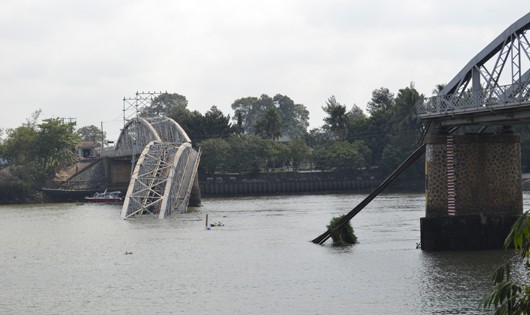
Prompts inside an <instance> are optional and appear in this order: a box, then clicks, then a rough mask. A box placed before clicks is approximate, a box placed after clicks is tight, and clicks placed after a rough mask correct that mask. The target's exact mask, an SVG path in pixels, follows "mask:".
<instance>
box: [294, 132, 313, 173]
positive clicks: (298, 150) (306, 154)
mask: <svg viewBox="0 0 530 315" xmlns="http://www.w3.org/2000/svg"><path fill="white" fill-rule="evenodd" d="M289 151H290V152H289V156H290V159H291V162H292V166H293V168H294V169H298V168H299V167H300V163H302V162H304V161H309V160H310V154H311V150H310V149H309V146H307V144H306V143H305V141H304V140H302V139H295V140H293V141H291V142H290V143H289Z"/></svg>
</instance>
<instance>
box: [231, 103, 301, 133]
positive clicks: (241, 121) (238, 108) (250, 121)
mask: <svg viewBox="0 0 530 315" xmlns="http://www.w3.org/2000/svg"><path fill="white" fill-rule="evenodd" d="M271 108H274V109H276V110H277V111H278V114H279V117H280V125H281V126H282V129H283V130H282V134H284V135H286V136H288V137H290V138H291V139H295V138H298V137H302V136H304V135H305V134H306V132H307V127H308V126H309V111H308V110H307V108H306V107H305V106H304V105H302V104H296V103H295V102H294V101H293V100H292V99H290V98H289V97H288V96H286V95H281V94H277V95H276V96H274V98H271V97H269V96H268V95H266V94H263V95H261V96H260V97H259V98H257V97H244V98H240V99H238V100H236V101H234V103H232V109H233V110H234V116H233V118H232V119H233V120H234V122H235V123H236V124H237V132H238V133H243V132H244V133H246V134H261V133H263V132H264V125H263V124H264V122H263V117H264V115H266V113H267V111H269V110H271ZM258 128H259V130H256V129H258ZM265 129H266V128H265Z"/></svg>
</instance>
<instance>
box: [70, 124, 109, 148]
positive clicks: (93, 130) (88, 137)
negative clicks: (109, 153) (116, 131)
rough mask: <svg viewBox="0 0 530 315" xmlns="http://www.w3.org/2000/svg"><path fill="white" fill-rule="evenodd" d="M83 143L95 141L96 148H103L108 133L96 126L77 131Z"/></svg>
mask: <svg viewBox="0 0 530 315" xmlns="http://www.w3.org/2000/svg"><path fill="white" fill-rule="evenodd" d="M76 134H77V136H78V137H79V138H80V139H81V141H93V142H95V143H96V146H101V144H102V143H104V142H105V138H106V133H105V132H104V131H102V130H101V129H99V128H98V127H96V126H94V125H90V126H84V127H81V128H79V129H78V130H77V131H76Z"/></svg>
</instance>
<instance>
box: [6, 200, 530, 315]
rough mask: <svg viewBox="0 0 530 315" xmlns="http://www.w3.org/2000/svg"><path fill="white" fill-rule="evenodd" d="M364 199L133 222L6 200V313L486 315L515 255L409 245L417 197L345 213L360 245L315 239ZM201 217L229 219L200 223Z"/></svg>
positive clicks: (266, 203)
mask: <svg viewBox="0 0 530 315" xmlns="http://www.w3.org/2000/svg"><path fill="white" fill-rule="evenodd" d="M528 197H529V196H527V195H525V200H528V199H529V198H528ZM362 198H364V195H312V196H274V197H255V198H230V199H204V200H203V207H200V208H195V209H194V211H192V212H190V213H186V214H179V215H177V216H176V217H173V218H170V219H166V220H158V219H155V218H152V217H140V218H136V219H132V220H127V221H124V220H121V219H120V207H119V206H112V205H91V204H84V205H75V204H46V205H30V206H28V205H24V206H1V207H0V253H1V255H0V284H1V290H0V313H1V314H65V313H66V314H110V313H112V314H482V313H483V312H482V311H481V310H480V309H479V308H478V304H479V301H480V300H481V299H482V298H483V296H484V295H485V294H486V293H487V292H488V290H489V289H490V285H491V283H490V281H489V276H490V275H491V274H492V272H493V271H494V269H495V268H496V267H497V266H499V265H500V264H502V263H503V262H504V261H506V260H508V259H510V258H512V257H513V255H514V253H513V252H510V251H502V250H500V251H477V252H442V253H428V252H423V251H421V250H419V249H416V244H417V243H418V242H419V241H420V230H419V226H420V223H419V219H420V217H422V216H423V214H424V204H425V198H424V196H423V195H422V194H387V195H381V196H379V197H377V198H376V199H375V200H374V201H372V203H371V204H370V205H369V206H368V207H367V208H365V209H364V210H363V211H362V212H361V213H360V214H359V215H358V216H357V217H355V218H354V219H353V220H352V225H353V227H354V230H355V234H356V235H357V237H358V239H359V242H360V243H359V244H356V245H354V246H350V247H345V248H338V247H333V246H331V244H330V243H331V240H330V241H328V243H327V244H326V245H324V246H321V245H315V244H313V243H311V242H310V240H311V239H313V238H314V237H316V236H318V235H319V234H321V233H322V232H324V230H325V226H326V225H327V224H328V223H329V221H330V219H331V218H332V217H333V216H336V215H340V214H344V213H346V212H348V211H349V210H350V209H351V208H353V207H354V206H355V205H356V204H357V203H358V202H360V201H361V200H362ZM525 204H528V202H525ZM206 214H208V215H209V220H210V222H215V223H216V222H221V223H222V224H224V226H220V227H213V228H211V229H210V230H207V229H205V215H206Z"/></svg>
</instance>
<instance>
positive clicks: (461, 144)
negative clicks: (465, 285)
mask: <svg viewBox="0 0 530 315" xmlns="http://www.w3.org/2000/svg"><path fill="white" fill-rule="evenodd" d="M425 171H426V172H425V173H426V179H425V182H426V189H425V190H426V211H425V217H424V218H421V219H420V229H421V248H422V249H423V250H428V251H438V250H470V249H498V248H502V246H503V243H504V239H505V238H506V236H507V235H508V233H509V231H510V228H511V226H512V224H513V223H514V221H515V220H516V219H517V217H518V216H519V215H521V214H522V211H523V201H522V200H523V198H522V191H521V146H520V137H519V135H516V134H513V133H509V132H508V133H500V134H466V135H458V136H451V135H431V136H428V137H427V138H426V152H425Z"/></svg>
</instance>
